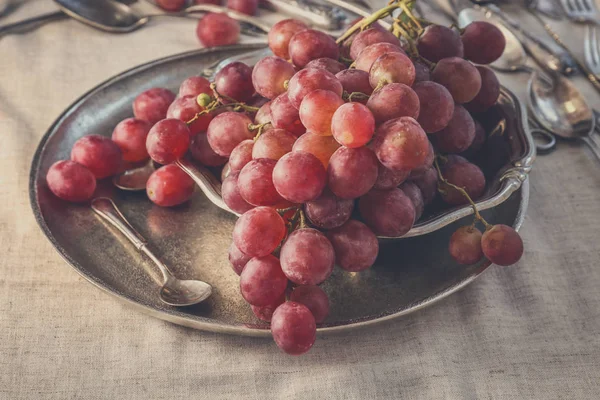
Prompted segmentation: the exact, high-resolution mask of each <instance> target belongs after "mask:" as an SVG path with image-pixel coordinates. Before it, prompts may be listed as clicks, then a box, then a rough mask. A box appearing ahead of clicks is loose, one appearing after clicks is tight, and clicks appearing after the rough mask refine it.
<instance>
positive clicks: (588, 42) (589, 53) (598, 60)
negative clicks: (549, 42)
mask: <svg viewBox="0 0 600 400" xmlns="http://www.w3.org/2000/svg"><path fill="white" fill-rule="evenodd" d="M583 49H584V56H585V63H586V65H587V66H588V68H589V69H590V71H591V72H592V73H593V74H594V75H595V76H596V77H600V46H599V43H598V28H597V27H595V26H591V25H588V26H587V27H586V30H585V39H584V41H583Z"/></svg>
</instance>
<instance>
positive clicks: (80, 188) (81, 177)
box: [46, 160, 96, 203]
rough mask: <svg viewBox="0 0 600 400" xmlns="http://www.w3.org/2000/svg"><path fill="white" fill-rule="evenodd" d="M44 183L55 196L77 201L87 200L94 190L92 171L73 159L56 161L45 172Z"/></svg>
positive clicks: (94, 180) (94, 179)
mask: <svg viewBox="0 0 600 400" xmlns="http://www.w3.org/2000/svg"><path fill="white" fill-rule="evenodd" d="M46 183H47V184H48V188H50V191H52V193H54V195H55V196H56V197H59V198H61V199H63V200H66V201H72V202H75V203H79V202H82V201H86V200H89V199H90V198H91V197H92V195H93V194H94V191H95V190H96V178H95V177H94V174H93V173H92V171H90V170H89V169H87V168H86V167H84V166H83V165H81V164H78V163H76V162H73V161H69V160H63V161H57V162H55V163H54V164H52V166H51V167H50V169H49V170H48V173H47V174H46Z"/></svg>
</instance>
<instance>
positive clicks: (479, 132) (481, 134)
mask: <svg viewBox="0 0 600 400" xmlns="http://www.w3.org/2000/svg"><path fill="white" fill-rule="evenodd" d="M486 139H487V138H486V134H485V129H483V126H482V125H481V124H480V123H479V122H478V121H475V138H474V139H473V142H472V143H471V146H469V148H468V149H467V150H466V151H465V152H464V153H463V155H465V157H467V156H468V157H472V156H474V155H475V154H477V153H478V152H479V150H481V148H482V147H483V144H484V143H485V140H486Z"/></svg>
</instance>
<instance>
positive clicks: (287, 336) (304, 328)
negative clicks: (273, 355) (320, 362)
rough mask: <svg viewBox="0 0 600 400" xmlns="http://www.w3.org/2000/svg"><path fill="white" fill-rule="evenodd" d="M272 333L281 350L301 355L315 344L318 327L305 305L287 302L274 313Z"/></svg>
mask: <svg viewBox="0 0 600 400" xmlns="http://www.w3.org/2000/svg"><path fill="white" fill-rule="evenodd" d="M271 333H272V334H273V339H274V340H275V343H276V344H277V346H278V347H279V348H280V349H281V350H283V351H284V352H286V353H287V354H291V355H300V354H304V353H306V352H307V351H308V350H310V348H311V347H312V345H313V344H314V343H315V339H316V336H317V325H316V323H315V318H314V317H313V315H312V313H311V312H310V310H309V309H308V308H307V307H306V306H305V305H303V304H300V303H296V302H294V301H287V302H285V303H283V304H282V305H280V306H279V307H277V309H276V310H275V312H274V313H273V317H272V318H271Z"/></svg>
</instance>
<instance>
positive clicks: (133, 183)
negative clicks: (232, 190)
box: [113, 158, 240, 217]
mask: <svg viewBox="0 0 600 400" xmlns="http://www.w3.org/2000/svg"><path fill="white" fill-rule="evenodd" d="M174 164H175V165H177V166H178V167H179V168H181V170H182V171H183V172H185V173H186V174H188V175H189V177H190V178H192V179H193V180H194V182H195V183H196V185H198V187H199V188H200V190H202V192H203V193H204V194H205V195H206V197H208V199H209V200H210V201H211V202H213V203H214V204H215V205H216V206H217V207H219V208H221V209H223V210H225V211H227V212H229V213H231V214H234V215H237V216H238V217H239V216H240V214H238V213H236V212H235V211H233V210H232V209H230V208H229V207H228V206H227V204H225V202H224V201H223V198H222V197H221V182H219V180H218V179H217V178H216V177H215V176H214V175H213V173H212V172H210V171H209V170H208V169H206V168H205V167H203V166H196V165H194V164H192V163H191V162H190V161H189V160H186V159H185V158H182V159H179V160H177V161H175V162H174ZM155 170H156V168H154V163H152V162H149V163H147V164H145V165H143V166H141V167H139V168H135V169H130V170H128V171H125V172H124V173H122V174H119V175H115V176H114V177H113V184H114V185H115V186H116V187H118V188H119V189H121V190H127V191H131V192H140V191H142V190H146V182H147V181H148V178H149V177H150V175H152V173H153V172H154V171H155Z"/></svg>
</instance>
